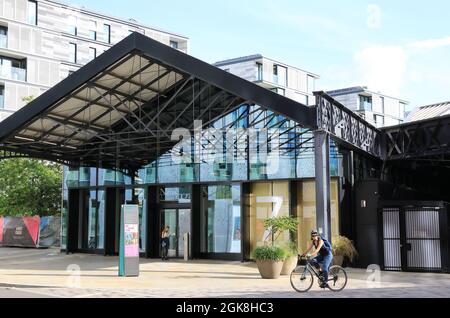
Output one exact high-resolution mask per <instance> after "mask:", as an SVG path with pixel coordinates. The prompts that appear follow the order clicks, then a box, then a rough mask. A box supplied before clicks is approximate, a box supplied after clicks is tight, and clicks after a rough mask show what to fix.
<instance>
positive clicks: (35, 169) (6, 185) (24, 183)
mask: <svg viewBox="0 0 450 318" xmlns="http://www.w3.org/2000/svg"><path fill="white" fill-rule="evenodd" d="M61 184H62V167H61V166H60V165H58V164H55V163H50V162H46V161H40V160H35V159H25V158H20V159H7V160H1V161H0V215H5V216H6V215H8V216H23V215H40V216H43V215H55V214H58V213H60V210H61V200H62V199H61Z"/></svg>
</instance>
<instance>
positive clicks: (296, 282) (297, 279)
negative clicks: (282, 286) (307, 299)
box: [291, 266, 314, 293]
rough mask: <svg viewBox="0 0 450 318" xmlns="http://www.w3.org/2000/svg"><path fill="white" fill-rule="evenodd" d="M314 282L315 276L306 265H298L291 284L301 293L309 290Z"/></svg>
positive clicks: (292, 275)
mask: <svg viewBox="0 0 450 318" xmlns="http://www.w3.org/2000/svg"><path fill="white" fill-rule="evenodd" d="M313 282H314V276H313V274H312V273H311V271H310V270H309V269H308V268H306V266H297V267H296V268H295V269H294V270H293V271H292V273H291V286H292V288H294V289H295V290H296V291H298V292H299V293H304V292H307V291H308V290H309V289H310V288H311V286H312V285H313Z"/></svg>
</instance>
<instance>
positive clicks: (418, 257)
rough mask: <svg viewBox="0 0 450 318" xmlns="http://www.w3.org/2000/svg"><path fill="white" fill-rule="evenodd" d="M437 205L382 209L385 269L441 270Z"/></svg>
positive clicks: (440, 238)
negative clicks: (435, 206) (434, 206)
mask: <svg viewBox="0 0 450 318" xmlns="http://www.w3.org/2000/svg"><path fill="white" fill-rule="evenodd" d="M439 213H440V211H439V209H437V208H433V207H432V208H427V207H423V208H422V207H417V208H415V207H405V208H403V207H393V208H383V209H382V222H383V238H382V239H383V252H384V255H383V256H384V268H385V270H404V271H407V270H411V271H417V270H419V271H441V270H442V262H441V260H442V255H441V248H442V243H443V242H442V237H441V235H440V218H439Z"/></svg>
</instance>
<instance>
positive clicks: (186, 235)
mask: <svg viewBox="0 0 450 318" xmlns="http://www.w3.org/2000/svg"><path fill="white" fill-rule="evenodd" d="M183 241H184V242H183V243H184V260H185V261H188V260H189V233H184V235H183Z"/></svg>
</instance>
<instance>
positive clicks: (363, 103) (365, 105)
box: [359, 95, 372, 111]
mask: <svg viewBox="0 0 450 318" xmlns="http://www.w3.org/2000/svg"><path fill="white" fill-rule="evenodd" d="M359 110H370V111H372V96H364V95H359Z"/></svg>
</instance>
